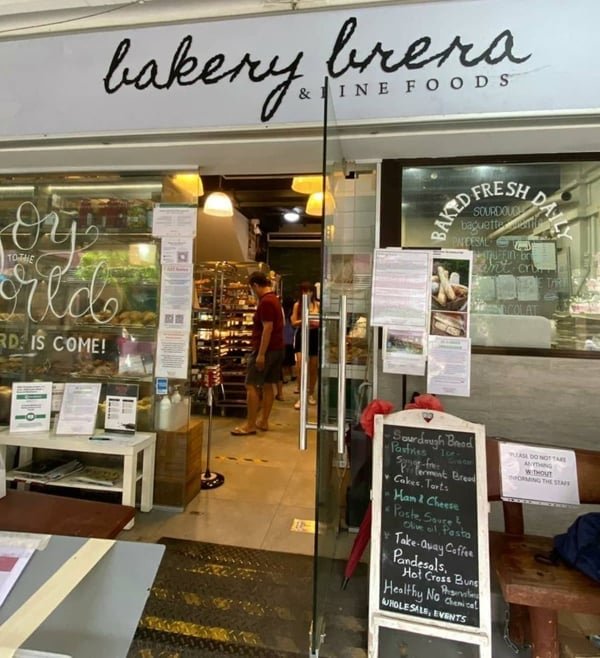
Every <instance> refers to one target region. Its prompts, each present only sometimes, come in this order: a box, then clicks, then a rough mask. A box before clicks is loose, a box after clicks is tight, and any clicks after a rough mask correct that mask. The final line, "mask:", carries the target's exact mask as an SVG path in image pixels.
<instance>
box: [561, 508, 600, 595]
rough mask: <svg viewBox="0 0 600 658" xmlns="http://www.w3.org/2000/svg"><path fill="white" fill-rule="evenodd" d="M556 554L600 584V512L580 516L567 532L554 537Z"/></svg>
mask: <svg viewBox="0 0 600 658" xmlns="http://www.w3.org/2000/svg"><path fill="white" fill-rule="evenodd" d="M553 552H554V554H555V555H556V556H557V557H559V558H560V559H561V560H563V561H564V562H566V563H567V564H568V565H570V566H572V567H575V569H578V570H579V571H581V572H583V573H584V574H586V575H587V576H589V577H590V578H593V579H594V580H597V581H598V582H600V512H589V513H588V514H582V515H581V516H579V517H578V518H577V519H576V520H575V521H574V522H573V523H572V524H571V525H570V526H569V529H568V530H567V532H564V533H562V534H561V535H556V537H554V551H553Z"/></svg>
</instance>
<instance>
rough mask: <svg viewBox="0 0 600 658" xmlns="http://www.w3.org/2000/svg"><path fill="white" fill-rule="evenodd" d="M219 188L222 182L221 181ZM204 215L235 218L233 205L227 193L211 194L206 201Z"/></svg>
mask: <svg viewBox="0 0 600 658" xmlns="http://www.w3.org/2000/svg"><path fill="white" fill-rule="evenodd" d="M219 187H221V180H220V179H219ZM203 210H204V213H205V214H206V215H212V216H213V217H233V204H232V203H231V199H230V198H229V197H228V196H227V194H225V192H221V191H218V192H211V193H210V194H209V195H208V196H207V197H206V200H205V201H204V208H203Z"/></svg>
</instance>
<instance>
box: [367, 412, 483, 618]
mask: <svg viewBox="0 0 600 658" xmlns="http://www.w3.org/2000/svg"><path fill="white" fill-rule="evenodd" d="M382 439H383V441H382V461H381V465H380V467H381V469H382V473H381V476H382V477H381V498H380V505H381V509H380V510H379V513H380V515H381V529H380V532H381V536H380V537H379V545H380V551H379V556H380V557H379V560H380V564H379V575H380V583H379V602H378V604H379V605H378V607H379V609H380V610H382V611H389V612H394V613H401V614H405V615H409V616H416V617H423V618H426V619H434V620H436V621H440V622H448V623H450V624H458V625H464V626H479V625H480V609H479V601H480V583H479V556H478V523H477V519H478V503H477V478H476V456H475V455H476V441H475V434H474V433H471V432H461V431H453V430H452V431H448V430H441V429H435V428H424V427H404V426H400V425H386V424H384V425H383V437H382Z"/></svg>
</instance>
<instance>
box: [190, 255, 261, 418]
mask: <svg viewBox="0 0 600 658" xmlns="http://www.w3.org/2000/svg"><path fill="white" fill-rule="evenodd" d="M262 267H263V268H265V266H264V265H263V266H262ZM257 269H260V266H259V265H258V264H257V263H254V262H251V263H231V262H219V263H210V262H208V263H201V264H198V265H197V266H196V271H195V277H194V278H195V308H194V312H193V318H194V319H193V325H194V326H193V331H194V335H193V340H192V368H191V370H192V376H191V384H192V386H193V387H194V400H195V404H196V406H197V407H198V406H199V407H200V408H201V410H202V411H204V407H206V391H205V390H203V388H202V386H201V375H202V370H203V369H204V368H205V367H206V366H217V365H218V366H220V369H221V375H222V384H221V385H220V386H219V387H217V388H215V406H216V407H217V408H219V409H220V410H221V413H222V414H226V413H234V412H235V411H236V410H242V411H245V409H246V387H245V384H244V381H245V377H246V359H247V357H248V354H249V353H250V349H251V336H252V318H253V316H254V311H255V308H256V300H255V298H254V296H253V294H252V292H251V290H250V288H249V287H248V276H249V275H250V274H251V273H252V272H253V271H255V270H257ZM265 272H266V273H268V269H265Z"/></svg>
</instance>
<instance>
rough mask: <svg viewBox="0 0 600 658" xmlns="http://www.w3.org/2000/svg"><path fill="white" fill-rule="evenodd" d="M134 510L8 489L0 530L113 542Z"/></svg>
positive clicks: (1, 501)
mask: <svg viewBox="0 0 600 658" xmlns="http://www.w3.org/2000/svg"><path fill="white" fill-rule="evenodd" d="M134 516H135V508H133V507H130V506H128V505H116V504H114V503H100V502H96V501H93V500H79V499H77V498H66V497H64V496H52V495H50V494H45V493H36V492H33V491H17V490H14V489H9V490H8V491H7V492H6V496H5V497H4V498H0V530H6V531H10V532H35V533H40V534H44V535H70V536H73V537H95V538H97V539H115V538H116V537H117V535H118V534H119V533H120V532H121V530H123V529H124V528H125V526H126V525H128V524H129V523H130V522H131V521H132V519H133V518H134Z"/></svg>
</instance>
